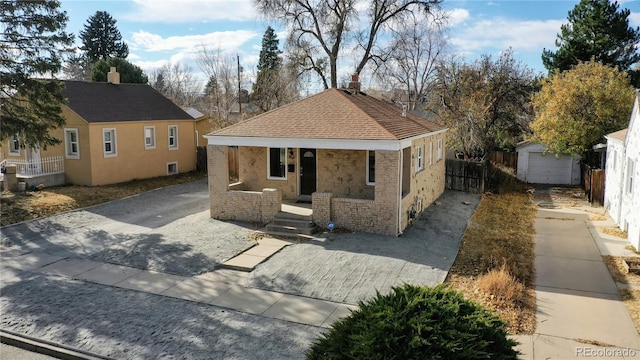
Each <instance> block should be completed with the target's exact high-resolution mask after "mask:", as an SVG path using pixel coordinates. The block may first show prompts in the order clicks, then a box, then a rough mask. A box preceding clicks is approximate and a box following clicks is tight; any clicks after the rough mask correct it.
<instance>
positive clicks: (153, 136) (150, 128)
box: [142, 126, 156, 150]
mask: <svg viewBox="0 0 640 360" xmlns="http://www.w3.org/2000/svg"><path fill="white" fill-rule="evenodd" d="M147 132H149V134H147ZM142 135H143V136H144V148H145V150H149V149H155V148H156V127H155V126H145V127H144V130H143V131H142ZM147 135H149V136H147ZM147 139H149V140H150V141H149V143H147Z"/></svg>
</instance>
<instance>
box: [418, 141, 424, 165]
mask: <svg viewBox="0 0 640 360" xmlns="http://www.w3.org/2000/svg"><path fill="white" fill-rule="evenodd" d="M421 170H424V145H421V146H418V147H416V172H418V171H421Z"/></svg>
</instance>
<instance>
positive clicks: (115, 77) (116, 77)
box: [107, 66, 120, 85]
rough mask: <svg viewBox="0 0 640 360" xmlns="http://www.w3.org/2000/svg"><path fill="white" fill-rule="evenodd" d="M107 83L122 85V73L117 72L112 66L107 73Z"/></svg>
mask: <svg viewBox="0 0 640 360" xmlns="http://www.w3.org/2000/svg"><path fill="white" fill-rule="evenodd" d="M107 82H108V83H110V84H116V85H117V84H120V73H119V72H117V71H116V67H115V66H112V67H111V70H109V72H108V73H107Z"/></svg>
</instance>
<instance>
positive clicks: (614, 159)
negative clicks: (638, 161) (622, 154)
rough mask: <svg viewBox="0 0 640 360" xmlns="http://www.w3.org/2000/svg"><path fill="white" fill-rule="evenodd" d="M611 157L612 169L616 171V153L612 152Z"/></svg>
mask: <svg viewBox="0 0 640 360" xmlns="http://www.w3.org/2000/svg"><path fill="white" fill-rule="evenodd" d="M611 157H612V158H613V165H612V168H613V170H616V168H617V167H618V152H617V151H616V150H613V152H612V153H611Z"/></svg>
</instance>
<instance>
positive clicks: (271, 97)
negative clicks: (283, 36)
mask: <svg viewBox="0 0 640 360" xmlns="http://www.w3.org/2000/svg"><path fill="white" fill-rule="evenodd" d="M279 43H280V41H279V40H278V37H277V36H276V33H275V31H274V30H273V28H272V27H271V26H269V27H267V30H266V31H265V33H264V35H263V36H262V49H261V50H260V59H259V60H258V74H257V76H256V83H255V84H254V85H253V94H252V98H253V101H254V102H256V104H257V105H258V106H259V107H260V108H261V109H262V110H264V111H268V110H271V109H273V108H275V107H276V106H277V105H278V104H277V98H278V95H279V92H280V90H281V87H280V86H279V83H280V82H279V81H278V80H279V71H280V67H281V65H282V59H281V58H280V54H282V51H280V49H279V48H278V45H279Z"/></svg>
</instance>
